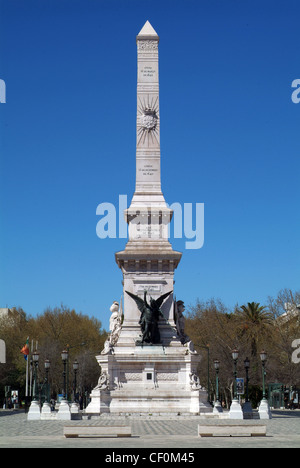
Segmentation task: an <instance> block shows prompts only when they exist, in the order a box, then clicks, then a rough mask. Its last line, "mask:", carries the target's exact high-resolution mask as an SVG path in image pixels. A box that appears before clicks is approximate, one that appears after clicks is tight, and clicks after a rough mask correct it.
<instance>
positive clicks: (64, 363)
mask: <svg viewBox="0 0 300 468" xmlns="http://www.w3.org/2000/svg"><path fill="white" fill-rule="evenodd" d="M68 357H69V353H68V351H66V350H64V351H62V353H61V359H62V362H63V365H64V372H63V378H64V389H63V400H66V399H67V394H66V365H67V360H68Z"/></svg>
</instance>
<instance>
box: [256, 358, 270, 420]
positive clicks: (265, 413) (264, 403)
mask: <svg viewBox="0 0 300 468" xmlns="http://www.w3.org/2000/svg"><path fill="white" fill-rule="evenodd" d="M259 356H260V360H261V364H262V384H263V397H262V400H261V402H260V405H259V409H258V413H259V417H260V419H271V418H272V414H271V411H270V407H269V403H268V400H267V399H266V386H265V376H266V369H265V366H266V360H267V353H266V351H264V350H263V351H261V352H260V354H259Z"/></svg>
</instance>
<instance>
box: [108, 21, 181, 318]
mask: <svg viewBox="0 0 300 468" xmlns="http://www.w3.org/2000/svg"><path fill="white" fill-rule="evenodd" d="M136 42H137V116H136V185H135V192H134V195H133V198H132V201H131V204H130V206H129V208H128V209H127V210H126V211H125V219H126V221H127V223H128V232H129V240H128V243H127V245H126V248H125V250H124V251H122V252H117V253H116V261H117V263H118V265H119V267H120V268H121V269H122V272H123V278H124V311H125V314H124V325H125V326H126V325H134V324H137V323H138V321H139V318H140V316H139V314H140V313H139V311H138V310H137V308H136V306H135V304H134V302H133V301H132V299H131V298H130V297H128V296H127V295H126V294H125V291H130V292H131V293H133V294H138V295H139V294H141V295H143V292H144V290H147V291H148V292H149V294H151V296H152V297H154V298H155V299H156V298H158V297H159V296H160V295H162V294H163V293H166V292H167V291H170V290H171V291H172V290H173V284H174V279H173V277H174V270H175V268H176V267H177V265H178V263H179V261H180V258H181V253H180V252H175V251H174V250H173V249H172V246H171V244H170V243H169V240H168V225H169V223H170V221H171V218H172V211H171V210H170V208H168V206H167V204H166V202H165V199H164V196H163V193H162V190H161V164H160V159H161V152H160V112H159V67H158V43H159V37H158V35H157V33H156V32H155V30H154V29H153V27H152V26H151V24H150V23H149V21H147V22H146V23H145V25H144V27H143V28H142V30H141V31H140V33H139V34H138V35H137V38H136ZM166 178H167V174H166ZM164 314H165V317H166V319H168V320H171V321H173V301H172V296H170V298H169V299H168V301H167V304H165V305H164Z"/></svg>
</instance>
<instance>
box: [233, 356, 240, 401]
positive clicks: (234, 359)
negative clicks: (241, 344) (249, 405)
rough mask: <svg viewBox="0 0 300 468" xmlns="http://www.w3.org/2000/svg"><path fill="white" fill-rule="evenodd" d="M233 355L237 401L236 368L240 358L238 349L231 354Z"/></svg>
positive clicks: (234, 391) (234, 394)
mask: <svg viewBox="0 0 300 468" xmlns="http://www.w3.org/2000/svg"><path fill="white" fill-rule="evenodd" d="M231 355H232V359H233V363H234V383H233V399H234V400H236V399H237V389H236V378H237V371H236V367H237V361H238V358H239V351H238V349H234V350H233V351H232V352H231Z"/></svg>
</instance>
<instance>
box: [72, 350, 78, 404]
mask: <svg viewBox="0 0 300 468" xmlns="http://www.w3.org/2000/svg"><path fill="white" fill-rule="evenodd" d="M78 368H79V364H78V361H77V359H76V360H75V361H74V362H73V371H74V393H73V395H74V402H75V401H76V387H77V371H78Z"/></svg>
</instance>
